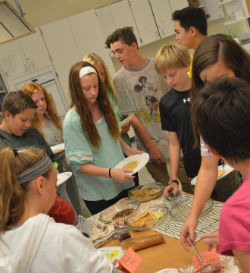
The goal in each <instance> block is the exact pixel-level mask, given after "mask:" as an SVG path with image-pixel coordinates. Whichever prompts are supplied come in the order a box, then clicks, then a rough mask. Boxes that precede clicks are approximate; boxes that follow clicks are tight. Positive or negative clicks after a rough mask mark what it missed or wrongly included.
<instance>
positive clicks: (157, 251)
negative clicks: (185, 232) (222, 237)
mask: <svg viewBox="0 0 250 273" xmlns="http://www.w3.org/2000/svg"><path fill="white" fill-rule="evenodd" d="M156 233H157V231H154V230H145V231H139V232H138V231H131V233H130V234H131V237H133V238H140V237H146V236H150V235H153V234H156ZM163 237H164V240H165V242H164V243H163V244H160V245H156V246H152V247H149V248H145V249H142V250H139V251H136V253H137V254H138V255H139V256H140V257H141V258H142V263H141V264H140V265H139V267H138V268H137V269H136V271H135V273H153V272H156V271H159V270H161V269H164V268H178V267H185V266H188V265H190V264H191V263H192V255H194V254H195V253H194V251H193V250H192V249H191V248H190V249H189V251H185V249H184V248H183V246H182V245H181V242H180V240H178V239H175V238H172V237H170V236H167V235H163ZM105 246H121V243H120V242H119V240H118V239H113V240H112V241H109V242H107V243H106V244H104V245H103V247H105ZM196 246H197V248H198V250H199V251H205V250H207V245H206V244H205V243H204V242H203V241H201V240H200V241H199V242H197V243H196Z"/></svg>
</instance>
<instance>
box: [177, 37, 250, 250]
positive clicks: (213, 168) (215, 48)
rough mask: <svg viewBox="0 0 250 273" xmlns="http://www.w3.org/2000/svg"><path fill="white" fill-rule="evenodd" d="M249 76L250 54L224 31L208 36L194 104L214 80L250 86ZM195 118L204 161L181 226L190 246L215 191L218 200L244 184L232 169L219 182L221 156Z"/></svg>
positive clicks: (196, 66) (200, 51)
mask: <svg viewBox="0 0 250 273" xmlns="http://www.w3.org/2000/svg"><path fill="white" fill-rule="evenodd" d="M249 75H250V56H249V54H248V53H247V52H246V51H245V50H244V49H243V48H242V47H241V46H240V45H239V44H238V43H237V42H235V41H234V40H233V39H232V38H230V37H229V36H226V35H223V34H216V35H213V36H209V37H207V38H206V39H205V40H203V41H202V42H201V43H200V45H199V46H198V48H197V49H196V51H195V53H194V60H193V75H192V92H191V105H192V104H193V103H194V102H195V101H196V98H197V95H198V94H199V93H200V91H201V89H202V88H203V87H204V86H205V85H206V83H208V82H211V81H212V80H213V79H215V78H219V77H238V78H241V79H242V80H244V81H245V82H246V83H247V84H248V85H250V77H249ZM194 120H195V119H194V118H193V128H194V133H195V136H196V143H197V144H200V147H201V156H202V161H201V167H200V170H199V173H198V176H197V180H196V185H195V192H194V199H193V203H192V208H191V211H190V214H189V217H188V219H187V220H186V222H185V224H184V225H183V227H182V229H181V242H182V244H183V245H184V247H187V246H188V245H189V243H188V242H187V240H186V238H187V237H188V236H190V237H191V239H194V238H195V236H196V235H195V228H196V226H197V224H198V218H199V215H200V213H201V211H202V209H203V207H204V206H205V204H206V202H207V200H208V199H209V197H210V196H211V194H212V192H213V194H214V193H215V194H216V195H217V196H215V199H217V200H220V201H226V199H227V198H228V197H230V196H231V195H232V194H233V193H234V192H235V191H236V190H237V189H238V187H239V186H240V184H241V183H240V177H239V175H238V174H237V173H236V172H231V173H230V174H228V175H227V176H226V177H224V178H222V179H221V180H219V181H218V182H217V183H216V181H217V175H218V161H219V157H218V156H216V155H214V154H213V153H212V152H211V151H210V150H209V148H208V147H207V145H206V143H205V142H204V141H203V140H202V138H200V136H199V132H198V130H197V127H196V123H195V121H194ZM235 130H237V128H235ZM214 134H216V132H214ZM213 190H214V191H213Z"/></svg>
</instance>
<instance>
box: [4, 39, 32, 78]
mask: <svg viewBox="0 0 250 273" xmlns="http://www.w3.org/2000/svg"><path fill="white" fill-rule="evenodd" d="M0 66H1V70H2V72H3V73H4V77H5V78H6V79H7V80H9V79H13V78H16V77H18V76H21V75H24V74H26V73H28V66H27V64H26V58H25V56H24V52H23V50H22V48H21V47H20V44H19V42H18V40H12V41H9V42H7V43H4V44H1V45H0Z"/></svg>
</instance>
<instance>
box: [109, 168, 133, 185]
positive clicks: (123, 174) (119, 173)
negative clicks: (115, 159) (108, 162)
mask: <svg viewBox="0 0 250 273" xmlns="http://www.w3.org/2000/svg"><path fill="white" fill-rule="evenodd" d="M132 172H133V171H131V170H124V169H115V168H114V169H113V168H112V169H111V171H110V175H111V178H113V179H114V180H116V181H117V182H120V183H124V182H128V181H130V180H131V179H133V178H135V177H134V176H133V175H131V174H130V173H132Z"/></svg>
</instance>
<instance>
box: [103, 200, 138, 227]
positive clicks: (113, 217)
mask: <svg viewBox="0 0 250 273" xmlns="http://www.w3.org/2000/svg"><path fill="white" fill-rule="evenodd" d="M138 207H139V202H137V201H135V200H130V199H128V198H123V199H121V200H120V201H119V202H117V203H116V204H114V205H113V206H111V207H109V208H107V209H105V210H104V211H102V212H101V213H100V220H101V221H102V222H103V223H105V224H109V223H112V222H113V223H115V222H118V221H126V219H127V217H128V216H129V215H130V214H132V213H134V212H135V211H137V209H138Z"/></svg>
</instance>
